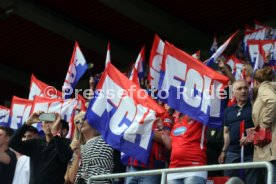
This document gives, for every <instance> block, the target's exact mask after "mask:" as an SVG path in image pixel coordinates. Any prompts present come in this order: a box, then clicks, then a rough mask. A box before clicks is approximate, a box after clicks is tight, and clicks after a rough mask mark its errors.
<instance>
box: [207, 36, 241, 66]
mask: <svg viewBox="0 0 276 184" xmlns="http://www.w3.org/2000/svg"><path fill="white" fill-rule="evenodd" d="M238 32H239V31H236V32H235V33H234V34H232V35H231V36H230V38H228V39H227V40H226V41H225V42H224V43H223V44H222V45H221V46H220V47H219V48H218V50H217V51H216V52H215V53H214V54H213V55H212V56H211V57H210V58H209V59H208V61H207V63H206V65H207V66H212V65H213V63H214V62H215V61H216V60H217V58H218V57H220V55H221V54H222V53H223V52H224V50H225V49H226V48H227V46H228V45H229V43H230V42H231V40H232V39H233V38H234V36H236V34H237V33H238Z"/></svg>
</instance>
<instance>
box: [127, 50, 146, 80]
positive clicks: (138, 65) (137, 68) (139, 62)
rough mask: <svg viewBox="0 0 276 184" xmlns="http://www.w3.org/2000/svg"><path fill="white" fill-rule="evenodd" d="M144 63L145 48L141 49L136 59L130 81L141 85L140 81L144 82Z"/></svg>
mask: <svg viewBox="0 0 276 184" xmlns="http://www.w3.org/2000/svg"><path fill="white" fill-rule="evenodd" d="M144 61H145V46H144V47H143V48H142V49H141V51H140V53H139V55H138V57H137V59H136V62H135V65H134V67H133V69H132V71H131V73H130V76H129V80H132V81H133V82H136V84H139V79H140V80H142V79H143V78H144V77H145V70H144V68H145V66H144ZM138 77H139V79H138Z"/></svg>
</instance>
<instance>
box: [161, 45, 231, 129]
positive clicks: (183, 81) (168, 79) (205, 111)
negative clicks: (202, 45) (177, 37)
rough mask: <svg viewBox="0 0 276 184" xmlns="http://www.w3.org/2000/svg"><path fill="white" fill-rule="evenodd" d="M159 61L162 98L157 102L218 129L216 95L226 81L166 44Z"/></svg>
mask: <svg viewBox="0 0 276 184" xmlns="http://www.w3.org/2000/svg"><path fill="white" fill-rule="evenodd" d="M163 59H164V61H162V68H161V77H160V82H159V87H158V90H159V91H161V92H164V94H166V95H165V96H162V98H160V100H162V101H163V102H165V103H167V104H168V105H169V106H170V107H172V108H174V109H176V110H177V111H180V112H182V113H184V114H186V115H188V116H190V117H191V118H192V119H195V120H197V121H199V122H201V123H203V124H205V125H206V124H208V125H210V126H214V127H219V126H221V118H222V114H223V113H222V112H223V105H222V100H221V99H222V98H220V96H221V94H220V92H221V90H223V88H224V87H225V86H226V85H227V84H228V80H229V79H228V78H227V77H225V76H223V75H221V74H219V73H217V72H215V71H213V70H212V69H210V68H209V67H207V66H205V65H204V64H202V63H201V62H199V61H198V60H196V59H195V58H193V57H192V56H190V55H189V54H187V53H185V52H184V51H182V50H180V49H178V48H176V47H174V46H173V45H172V44H169V43H168V42H166V43H165V49H164V57H163ZM224 95H225V94H224ZM158 97H159V95H158Z"/></svg>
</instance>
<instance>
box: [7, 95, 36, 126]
mask: <svg viewBox="0 0 276 184" xmlns="http://www.w3.org/2000/svg"><path fill="white" fill-rule="evenodd" d="M32 104H33V101H32V100H28V99H24V98H19V97H16V96H13V97H12V103H11V111H10V117H11V123H10V128H12V129H18V128H20V127H21V126H22V125H23V123H24V122H25V121H27V120H28V118H29V116H30V112H31V108H32Z"/></svg>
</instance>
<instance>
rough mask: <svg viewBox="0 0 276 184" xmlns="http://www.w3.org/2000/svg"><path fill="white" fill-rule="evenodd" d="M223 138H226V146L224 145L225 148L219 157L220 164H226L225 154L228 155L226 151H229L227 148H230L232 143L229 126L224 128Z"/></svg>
mask: <svg viewBox="0 0 276 184" xmlns="http://www.w3.org/2000/svg"><path fill="white" fill-rule="evenodd" d="M223 138H224V144H223V147H222V150H221V153H220V156H219V158H218V162H219V163H220V164H222V163H224V160H225V153H226V150H227V148H228V146H229V143H230V138H229V128H228V127H227V126H224V130H223Z"/></svg>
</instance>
